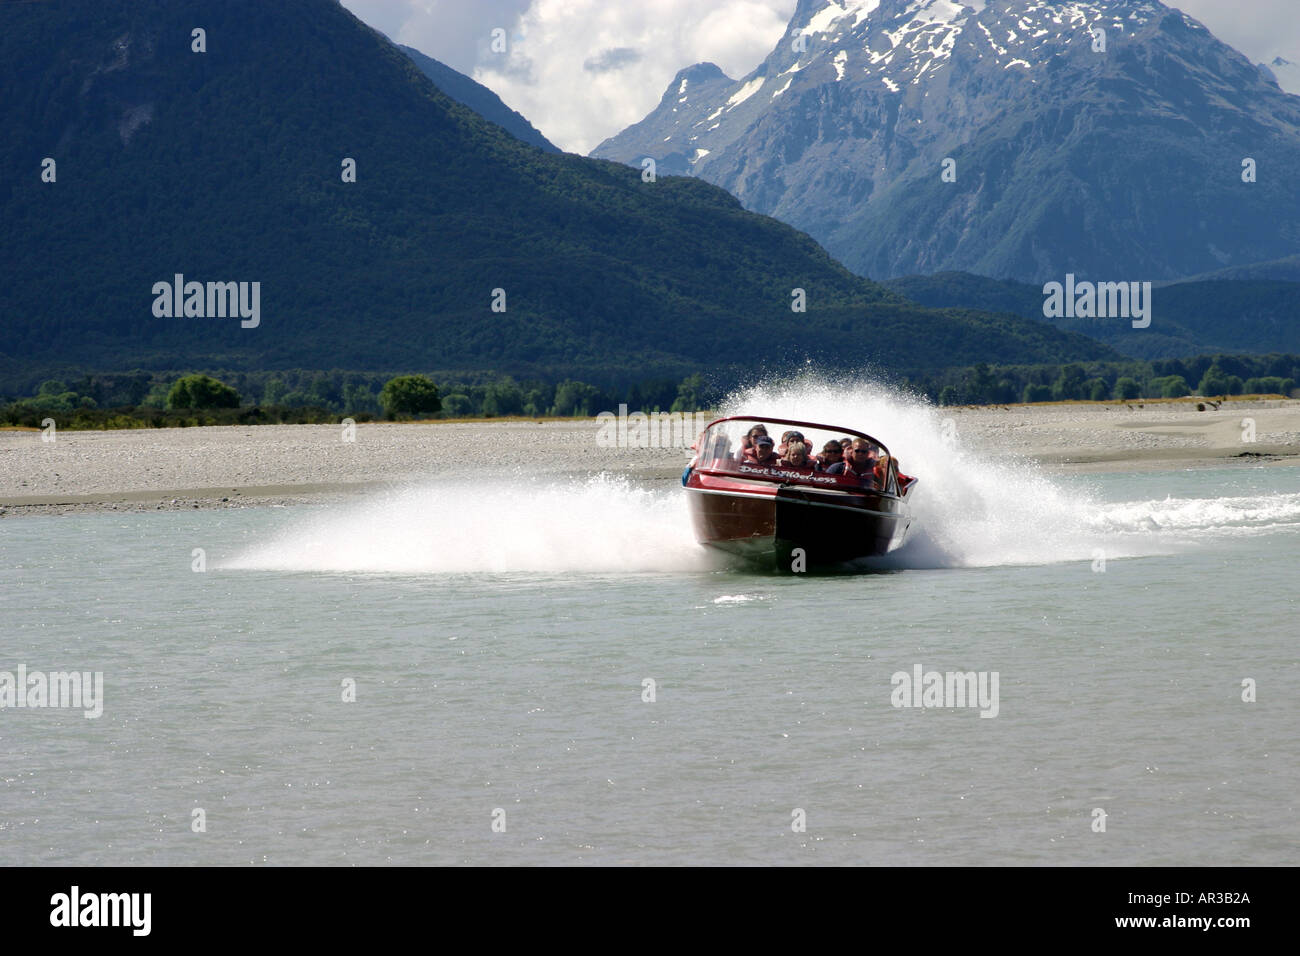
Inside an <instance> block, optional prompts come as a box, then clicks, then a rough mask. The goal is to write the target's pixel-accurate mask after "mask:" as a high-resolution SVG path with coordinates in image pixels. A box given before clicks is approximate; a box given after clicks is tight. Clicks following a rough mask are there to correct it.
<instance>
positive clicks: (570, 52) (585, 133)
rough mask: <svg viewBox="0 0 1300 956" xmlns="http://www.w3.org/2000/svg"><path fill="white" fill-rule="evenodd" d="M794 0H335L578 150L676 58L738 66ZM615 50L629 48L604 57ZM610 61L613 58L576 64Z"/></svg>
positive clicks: (624, 121) (773, 38)
mask: <svg viewBox="0 0 1300 956" xmlns="http://www.w3.org/2000/svg"><path fill="white" fill-rule="evenodd" d="M795 2H796V0H715V2H712V3H709V2H706V0H645V2H631V0H532V2H531V3H530V2H529V0H344V6H346V7H347V8H348V9H349V10H351V11H352V12H353V13H355V14H356V15H357V16H358V17H360V18H361V19H362V20H364V21H365V22H367V23H369V24H370V25H372V26H374V27H376V28H378V29H380V30H383V31H384V32H385V33H388V34H389V35H390V36H392V37H393V38H394V39H396V40H398V41H400V42H402V43H406V44H408V45H410V46H413V47H416V48H417V49H419V50H420V51H421V52H423V53H426V54H428V55H429V56H431V57H433V58H434V59H437V60H441V61H442V62H444V63H446V64H447V65H448V66H451V67H453V68H455V69H457V70H460V71H461V72H462V73H467V74H469V75H470V76H473V77H474V79H476V80H478V81H479V82H480V83H482V84H483V85H484V86H488V87H490V88H491V89H492V90H493V92H495V93H496V94H497V95H498V96H500V97H501V99H502V100H504V101H505V102H506V103H507V104H508V105H509V106H510V108H511V109H515V110H518V111H519V112H520V113H522V114H523V115H524V116H525V117H527V118H528V121H529V122H531V123H532V124H533V125H534V126H536V127H537V128H538V129H539V130H541V131H542V133H543V134H544V135H545V136H546V137H547V138H548V139H550V140H551V141H552V142H553V143H555V144H556V145H557V146H559V147H560V148H562V149H566V150H569V151H571V152H576V153H587V152H589V151H590V150H592V149H593V148H595V146H596V145H597V144H598V143H599V142H600V141H601V140H603V139H605V138H606V137H608V136H613V135H614V134H615V133H617V132H619V131H620V130H622V129H623V128H625V127H627V126H630V125H631V124H633V123H635V122H637V121H639V120H641V119H642V118H644V117H645V115H646V114H647V113H649V112H650V111H651V110H652V109H654V107H655V105H656V104H657V103H658V102H659V97H660V96H662V95H663V92H664V90H665V88H667V86H668V83H669V82H670V81H671V80H672V78H673V74H675V73H676V72H677V71H678V70H680V69H682V68H683V67H687V66H690V65H691V64H692V63H699V62H702V61H705V60H708V61H712V62H713V63H716V64H717V65H718V66H720V67H721V68H722V70H723V72H725V73H726V74H727V75H728V76H732V77H740V76H743V75H744V74H746V73H748V72H749V71H750V70H752V69H753V68H754V67H755V66H757V65H758V64H759V63H760V62H762V60H763V58H764V57H765V56H767V54H768V53H769V52H771V50H772V47H773V46H775V45H776V42H777V40H779V39H780V38H781V35H782V33H783V32H784V31H785V26H786V23H788V22H789V19H790V15H791V14H792V13H794V7H795ZM512 12H513V13H514V14H515V15H514V16H513V18H512V16H511V14H512ZM520 14H521V15H520ZM494 26H501V27H502V28H504V29H506V30H507V32H508V33H509V35H510V37H511V41H512V42H511V51H510V53H509V55H508V57H502V56H500V55H497V54H493V53H492V52H491V51H490V50H489V49H488V44H489V42H490V34H491V30H492V28H493V27H494ZM516 38H519V39H518V41H517V42H515V41H516ZM613 50H623V51H634V52H635V54H637V56H635V57H634V56H632V55H630V54H629V53H622V54H618V55H616V56H614V57H612V58H611V57H609V51H613ZM611 61H615V62H618V63H621V67H620V68H617V69H607V70H593V69H591V68H590V66H588V68H586V69H584V64H604V63H609V62H611ZM525 68H527V69H526V72H525Z"/></svg>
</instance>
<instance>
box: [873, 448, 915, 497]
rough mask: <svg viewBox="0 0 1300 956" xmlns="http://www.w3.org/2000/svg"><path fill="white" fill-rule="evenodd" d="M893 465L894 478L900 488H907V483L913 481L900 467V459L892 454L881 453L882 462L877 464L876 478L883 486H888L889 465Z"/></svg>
mask: <svg viewBox="0 0 1300 956" xmlns="http://www.w3.org/2000/svg"><path fill="white" fill-rule="evenodd" d="M891 464H892V466H893V470H894V479H896V480H897V483H898V490H902V489H904V488H906V486H907V483H909V481H911V479H910V477H909V476H907V475H904V473H902V468H900V467H898V459H897V458H894V457H892V455H880V464H878V466H876V480H878V481H879V483H880V486H881V488H885V486H887V480H888V475H889V466H891Z"/></svg>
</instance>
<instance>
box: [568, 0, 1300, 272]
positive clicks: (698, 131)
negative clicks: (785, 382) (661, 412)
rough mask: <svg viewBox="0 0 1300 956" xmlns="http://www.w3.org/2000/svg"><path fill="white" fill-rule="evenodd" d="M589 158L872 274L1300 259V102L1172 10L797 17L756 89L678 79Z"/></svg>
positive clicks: (758, 74)
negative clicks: (798, 234) (766, 219)
mask: <svg viewBox="0 0 1300 956" xmlns="http://www.w3.org/2000/svg"><path fill="white" fill-rule="evenodd" d="M592 155H593V156H598V157H603V158H607V159H617V160H620V161H623V162H627V163H632V164H639V163H640V161H641V160H642V158H644V157H647V156H648V157H653V158H655V159H656V161H657V163H658V168H659V172H660V173H683V174H690V175H697V176H700V177H702V178H704V179H707V180H709V181H710V182H714V183H717V184H718V185H721V186H724V187H726V188H727V189H729V190H730V191H731V192H733V193H734V194H735V195H736V196H737V197H739V198H740V199H741V201H742V202H743V203H744V204H745V205H746V206H748V207H749V208H751V209H754V210H756V211H759V212H764V213H768V214H770V215H774V216H777V217H778V218H781V219H784V220H786V221H787V222H790V223H792V224H793V225H796V226H798V227H799V228H801V229H804V230H806V231H807V232H809V233H810V234H811V235H813V236H814V237H815V238H816V239H818V240H819V241H820V242H821V243H822V244H823V245H824V246H826V248H827V249H828V250H829V251H830V252H831V253H832V254H834V255H836V256H837V257H839V258H840V259H841V260H843V261H844V262H845V264H847V265H848V266H849V267H850V268H852V269H855V270H857V271H859V272H862V273H864V274H868V275H871V276H873V277H878V278H883V277H889V276H896V275H904V274H908V273H916V272H935V271H941V270H966V271H971V272H978V273H983V274H986V275H993V276H998V277H1007V278H1019V279H1023V280H1029V281H1044V280H1045V279H1047V278H1060V277H1062V276H1063V275H1064V274H1065V273H1066V272H1071V271H1072V272H1075V273H1089V274H1095V275H1098V276H1101V277H1102V278H1109V277H1112V276H1113V277H1115V278H1116V279H1118V278H1120V277H1122V276H1125V275H1128V274H1129V273H1133V278H1135V279H1136V278H1142V279H1151V280H1158V279H1172V278H1177V277H1180V276H1186V275H1195V274H1199V273H1203V272H1207V271H1210V270H1213V269H1221V268H1224V267H1227V266H1232V265H1238V264H1244V263H1247V262H1256V261H1262V260H1266V259H1278V258H1282V257H1284V256H1287V255H1292V254H1295V253H1297V252H1300V215H1298V213H1300V190H1296V189H1295V188H1294V185H1293V183H1291V182H1289V181H1288V175H1289V171H1290V170H1292V169H1295V168H1297V167H1298V166H1300V100H1295V99H1294V98H1293V97H1290V96H1288V95H1286V94H1284V93H1282V92H1281V91H1280V90H1279V89H1278V88H1277V86H1275V85H1274V84H1273V83H1270V82H1269V81H1268V79H1267V78H1266V77H1265V76H1264V75H1263V74H1262V72H1261V71H1260V70H1259V69H1258V68H1256V67H1255V66H1254V65H1253V64H1252V63H1251V62H1250V61H1249V60H1248V59H1247V58H1245V57H1244V56H1242V55H1241V54H1239V53H1237V52H1236V51H1235V50H1233V49H1232V48H1231V47H1228V46H1226V45H1225V44H1223V43H1221V42H1220V41H1218V40H1216V39H1215V38H1214V36H1213V35H1211V34H1210V32H1209V31H1208V30H1207V29H1206V28H1205V27H1204V26H1202V25H1201V24H1200V23H1198V22H1197V21H1195V20H1193V19H1192V18H1190V17H1188V16H1186V15H1184V14H1183V13H1181V12H1179V11H1177V10H1172V9H1170V8H1169V7H1167V6H1165V5H1164V4H1163V3H1160V2H1158V0H1064V2H1044V0H986V2H973V3H970V4H965V5H963V4H960V3H956V2H952V0H800V2H799V4H798V6H797V8H796V10H795V12H794V15H793V17H792V18H791V21H790V24H789V27H788V28H787V31H786V34H785V36H784V37H782V39H781V40H780V42H779V43H778V44H777V46H776V48H775V49H774V50H773V51H772V53H771V54H770V55H769V56H768V57H767V59H766V60H764V62H763V63H762V64H760V65H759V66H758V68H757V69H755V70H754V71H753V72H752V73H750V74H749V75H748V76H745V77H742V78H740V79H738V80H732V79H730V78H728V77H726V76H724V75H723V74H722V73H721V71H720V70H718V68H717V67H716V66H713V65H712V64H707V63H705V64H697V65H696V66H693V67H690V68H689V69H686V70H683V71H681V72H680V73H679V74H678V75H677V76H676V77H675V78H674V80H673V82H672V84H671V85H670V86H669V88H668V90H667V91H666V92H665V94H664V97H663V99H662V100H661V102H660V104H659V106H658V107H657V108H656V109H655V110H654V112H652V113H651V114H650V115H649V116H647V117H646V119H644V120H643V121H642V122H640V123H638V124H636V125H635V126H632V127H630V128H628V129H626V130H624V131H623V132H622V133H620V134H618V135H617V136H615V137H613V138H611V139H609V140H607V141H605V142H604V143H602V144H601V145H600V146H599V147H597V149H596V150H594V151H593V153H592ZM1246 159H1253V160H1254V161H1255V163H1254V169H1255V181H1254V182H1249V183H1248V182H1245V181H1243V172H1244V170H1245V167H1244V166H1243V162H1244V161H1245V160H1246Z"/></svg>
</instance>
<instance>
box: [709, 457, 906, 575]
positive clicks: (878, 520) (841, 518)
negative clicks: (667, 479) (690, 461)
mask: <svg viewBox="0 0 1300 956" xmlns="http://www.w3.org/2000/svg"><path fill="white" fill-rule="evenodd" d="M686 488H687V493H688V496H689V500H690V510H691V520H692V523H693V525H694V528H695V537H696V540H697V541H699V542H700V543H701V544H703V545H706V546H707V547H710V548H714V549H717V550H719V551H724V552H726V553H728V554H732V555H736V556H738V557H741V558H744V559H746V560H751V561H756V562H760V563H764V564H769V565H772V566H774V567H776V568H777V569H778V570H783V571H797V570H801V569H802V568H803V567H812V566H818V565H834V564H844V563H849V562H853V561H857V560H860V559H863V558H872V557H879V556H880V555H883V554H887V553H888V552H889V551H891V550H893V549H894V548H896V547H898V546H899V545H900V544H901V543H902V541H903V540H904V538H905V537H906V534H907V531H908V528H909V527H910V524H911V518H910V515H909V514H908V508H907V503H906V501H905V500H904V499H903V498H901V497H899V496H897V495H890V494H884V493H877V492H851V491H845V490H841V489H834V488H811V487H808V486H806V485H802V484H798V485H796V484H771V483H767V482H759V481H744V480H737V479H726V478H720V477H718V476H712V475H701V474H698V473H697V474H694V475H692V476H691V479H690V480H689V481H688V483H687V486H686Z"/></svg>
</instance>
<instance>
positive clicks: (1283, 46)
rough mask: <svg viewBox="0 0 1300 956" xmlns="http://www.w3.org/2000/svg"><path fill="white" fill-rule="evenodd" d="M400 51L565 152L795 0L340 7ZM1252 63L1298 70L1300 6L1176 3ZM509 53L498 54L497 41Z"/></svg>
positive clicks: (731, 49)
mask: <svg viewBox="0 0 1300 956" xmlns="http://www.w3.org/2000/svg"><path fill="white" fill-rule="evenodd" d="M341 2H342V3H343V6H345V7H347V8H348V9H349V10H351V11H352V12H353V13H354V14H356V15H357V16H358V17H359V18H360V19H361V20H363V21H365V22H366V23H368V24H370V25H371V26H373V27H375V28H376V29H379V30H382V31H383V32H384V33H386V34H388V35H389V36H390V37H392V38H393V39H394V40H397V41H398V42H400V43H405V44H407V45H408V46H413V47H415V48H416V49H417V50H420V51H421V52H423V53H425V54H427V55H429V56H431V57H433V58H434V59H435V60H441V61H442V62H443V63H446V64H447V65H448V66H450V67H452V68H453V69H456V70H459V71H460V72H462V73H464V74H466V75H468V76H472V77H473V78H474V79H475V80H477V81H478V82H480V83H482V84H483V85H484V86H487V87H489V88H490V89H492V90H493V91H494V92H495V93H496V94H497V95H498V96H500V97H501V99H502V100H504V101H505V102H506V104H507V105H509V106H510V107H511V108H512V109H515V110H518V111H519V112H520V113H522V114H523V115H524V116H525V117H527V119H528V120H529V122H531V123H532V124H533V125H534V126H535V127H537V128H538V129H539V130H541V132H542V134H543V135H544V136H546V137H547V138H548V139H549V140H550V141H551V142H553V143H555V144H556V145H557V146H559V147H560V148H561V149H565V150H568V151H570V152H576V153H584V154H585V153H588V152H590V151H591V150H592V149H594V148H595V147H596V146H597V144H599V143H600V142H601V141H602V140H603V139H605V138H607V137H609V136H612V135H614V134H615V133H617V132H619V131H620V130H622V129H624V128H626V127H627V126H630V125H632V124H633V123H636V122H639V121H640V120H641V119H643V118H644V117H645V115H646V114H647V113H649V112H650V111H651V110H652V109H654V108H655V106H656V105H657V104H658V103H659V98H660V97H661V96H662V95H663V93H664V90H665V89H666V88H667V86H668V84H669V82H670V81H671V80H672V78H673V76H674V75H675V74H676V73H677V71H678V70H680V69H682V68H684V67H687V66H690V65H691V64H693V63H699V62H702V61H706V60H707V61H711V62H713V63H716V64H717V65H718V66H720V67H721V68H722V70H723V72H724V73H726V74H727V75H728V76H730V77H732V78H733V79H737V78H739V77H741V76H744V75H745V74H746V73H748V72H749V71H750V70H752V69H753V68H754V67H756V66H758V64H759V63H761V62H762V60H763V59H764V57H766V56H767V54H768V53H770V52H771V50H772V48H773V47H774V46H775V45H776V42H777V41H778V40H779V39H780V38H781V36H782V34H783V33H784V31H785V26H786V24H787V23H788V22H789V20H790V16H791V14H793V13H794V9H795V4H796V0H341ZM1167 5H1169V6H1175V7H1177V8H1178V9H1180V10H1182V11H1183V12H1185V13H1187V14H1189V15H1190V16H1192V17H1195V18H1196V19H1197V20H1200V21H1201V22H1202V23H1204V24H1205V25H1206V26H1207V27H1209V29H1210V31H1211V32H1212V33H1214V34H1215V36H1217V37H1218V38H1219V39H1220V40H1223V41H1224V42H1225V43H1228V44H1230V45H1231V46H1234V47H1236V48H1237V49H1238V50H1240V51H1241V52H1242V53H1244V54H1245V55H1246V56H1248V57H1250V59H1251V60H1252V61H1253V62H1255V63H1259V62H1269V61H1271V60H1272V59H1273V58H1274V57H1275V56H1281V57H1283V58H1284V59H1287V60H1290V61H1292V62H1296V63H1300V16H1297V12H1298V11H1300V0H1179V2H1174V3H1168V4H1167ZM494 30H500V31H503V32H502V33H501V34H499V36H503V37H504V39H505V44H506V48H507V49H506V52H505V53H501V52H496V51H494V50H493V49H492V46H493V31H494Z"/></svg>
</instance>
